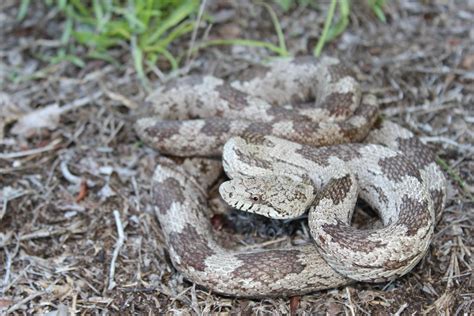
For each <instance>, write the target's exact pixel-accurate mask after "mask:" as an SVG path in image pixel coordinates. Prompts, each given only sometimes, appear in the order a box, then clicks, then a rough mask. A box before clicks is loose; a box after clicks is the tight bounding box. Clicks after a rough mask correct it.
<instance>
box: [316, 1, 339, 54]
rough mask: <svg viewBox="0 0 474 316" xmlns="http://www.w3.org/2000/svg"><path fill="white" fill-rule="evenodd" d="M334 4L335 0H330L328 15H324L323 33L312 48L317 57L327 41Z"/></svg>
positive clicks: (334, 9)
mask: <svg viewBox="0 0 474 316" xmlns="http://www.w3.org/2000/svg"><path fill="white" fill-rule="evenodd" d="M336 4H337V0H331V4H330V5H329V9H328V15H327V16H326V20H325V21H324V28H323V33H322V34H321V37H320V38H319V40H318V43H317V44H316V47H315V48H314V55H315V56H316V57H319V56H320V55H321V51H322V50H323V47H324V44H325V43H326V41H327V38H328V32H329V28H330V26H331V24H332V19H333V17H334V12H335V11H336Z"/></svg>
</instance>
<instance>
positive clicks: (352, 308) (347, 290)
mask: <svg viewBox="0 0 474 316" xmlns="http://www.w3.org/2000/svg"><path fill="white" fill-rule="evenodd" d="M346 293H347V302H348V303H349V304H345V305H346V306H347V307H349V310H350V311H351V315H353V316H354V315H355V314H356V313H355V310H354V305H353V304H352V299H351V292H350V291H349V288H348V287H346Z"/></svg>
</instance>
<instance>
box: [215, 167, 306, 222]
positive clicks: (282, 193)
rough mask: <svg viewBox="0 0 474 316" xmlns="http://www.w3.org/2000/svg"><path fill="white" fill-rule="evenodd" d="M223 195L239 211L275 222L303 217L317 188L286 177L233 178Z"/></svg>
mask: <svg viewBox="0 0 474 316" xmlns="http://www.w3.org/2000/svg"><path fill="white" fill-rule="evenodd" d="M219 193H220V194H221V197H222V198H223V199H224V201H225V202H226V203H227V204H229V205H230V206H232V207H234V208H236V209H238V210H241V211H244V212H249V213H254V214H259V215H263V216H266V217H269V218H274V219H288V218H295V217H298V216H300V215H302V214H303V213H304V212H305V211H306V210H307V209H308V208H309V206H310V205H311V203H312V202H313V200H314V198H315V195H314V187H313V185H311V184H308V183H305V182H303V181H297V180H293V179H292V178H290V177H287V176H283V175H269V176H259V177H238V178H233V179H231V180H229V181H226V182H224V183H222V184H221V185H220V187H219Z"/></svg>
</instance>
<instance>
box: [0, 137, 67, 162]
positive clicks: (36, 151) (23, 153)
mask: <svg viewBox="0 0 474 316" xmlns="http://www.w3.org/2000/svg"><path fill="white" fill-rule="evenodd" d="M59 143H61V140H60V139H55V140H53V141H52V142H51V143H49V144H48V145H46V146H44V147H40V148H35V149H29V150H23V151H17V152H12V153H6V154H0V159H15V158H20V157H25V156H33V155H37V154H41V153H44V152H46V151H50V150H54V149H56V146H57V145H58V144H59Z"/></svg>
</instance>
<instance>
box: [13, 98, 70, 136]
mask: <svg viewBox="0 0 474 316" xmlns="http://www.w3.org/2000/svg"><path fill="white" fill-rule="evenodd" d="M63 111H64V110H63V109H62V108H60V107H59V105H58V104H57V103H55V104H51V105H49V106H47V107H44V108H40V109H37V110H34V111H32V112H30V113H28V114H26V115H24V116H22V117H21V118H19V119H18V121H17V122H16V123H15V125H13V127H12V129H11V133H12V134H14V135H22V136H25V137H31V136H33V135H35V134H36V133H37V132H38V131H39V130H41V129H44V128H47V129H49V130H54V129H56V128H57V127H58V124H59V118H60V115H61V113H63Z"/></svg>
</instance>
